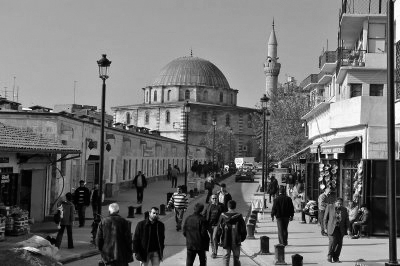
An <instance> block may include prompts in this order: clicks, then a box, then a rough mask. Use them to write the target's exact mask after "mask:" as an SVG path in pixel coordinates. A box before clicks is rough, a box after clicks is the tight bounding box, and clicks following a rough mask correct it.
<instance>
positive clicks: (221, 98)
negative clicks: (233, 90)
mask: <svg viewBox="0 0 400 266" xmlns="http://www.w3.org/2000/svg"><path fill="white" fill-rule="evenodd" d="M219 101H220V102H221V103H222V102H223V101H224V94H223V93H222V92H220V93H219Z"/></svg>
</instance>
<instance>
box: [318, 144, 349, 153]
mask: <svg viewBox="0 0 400 266" xmlns="http://www.w3.org/2000/svg"><path fill="white" fill-rule="evenodd" d="M321 153H326V154H331V153H344V146H341V147H326V148H325V147H321Z"/></svg>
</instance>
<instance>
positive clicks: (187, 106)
mask: <svg viewBox="0 0 400 266" xmlns="http://www.w3.org/2000/svg"><path fill="white" fill-rule="evenodd" d="M183 111H184V112H185V119H186V121H185V122H186V133H185V136H186V138H185V187H186V189H187V176H188V169H187V164H188V163H187V159H188V158H187V157H188V138H189V113H190V104H189V102H188V101H187V102H186V103H185V105H184V108H183Z"/></svg>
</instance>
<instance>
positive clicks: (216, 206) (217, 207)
mask: <svg viewBox="0 0 400 266" xmlns="http://www.w3.org/2000/svg"><path fill="white" fill-rule="evenodd" d="M217 200H218V197H217V195H216V194H214V195H212V196H211V203H210V204H208V206H207V208H205V210H204V211H203V213H202V215H203V216H204V217H205V218H206V220H207V222H208V234H209V237H210V238H211V249H212V254H211V257H212V258H213V259H215V258H216V257H217V253H218V240H217V229H218V227H217V224H218V221H219V217H220V216H221V214H222V210H223V208H224V206H223V205H222V204H221V203H219V202H218V201H217Z"/></svg>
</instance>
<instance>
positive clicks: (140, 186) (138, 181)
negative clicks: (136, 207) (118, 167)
mask: <svg viewBox="0 0 400 266" xmlns="http://www.w3.org/2000/svg"><path fill="white" fill-rule="evenodd" d="M132 183H133V185H134V186H135V187H136V199H137V203H142V202H143V191H144V189H145V188H146V187H147V181H146V177H145V175H144V174H142V171H139V172H138V174H137V175H136V176H135V178H134V179H133V182H132Z"/></svg>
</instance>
